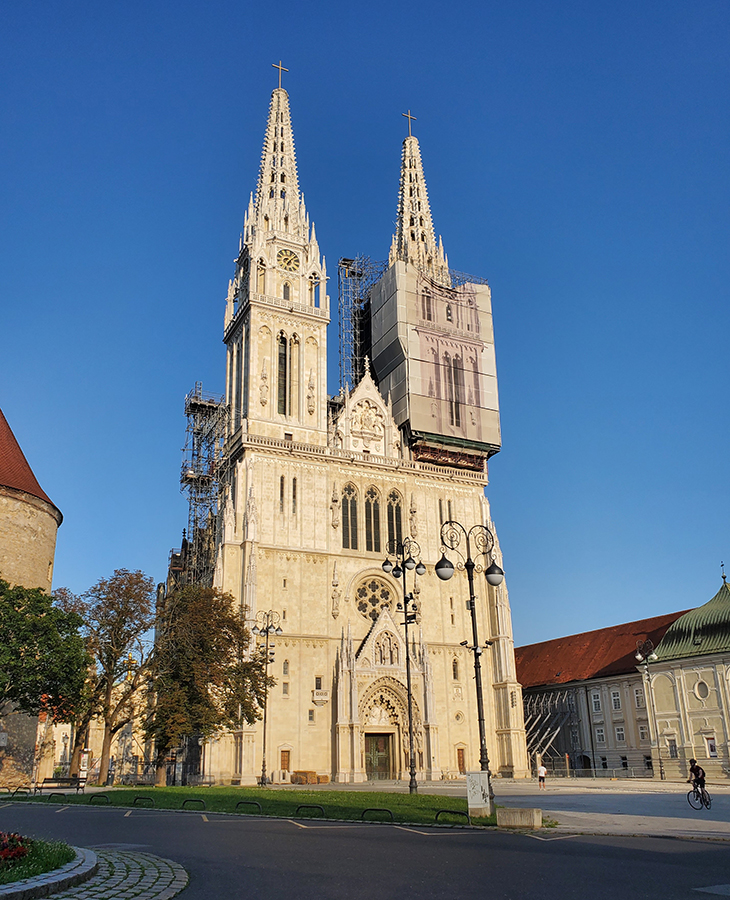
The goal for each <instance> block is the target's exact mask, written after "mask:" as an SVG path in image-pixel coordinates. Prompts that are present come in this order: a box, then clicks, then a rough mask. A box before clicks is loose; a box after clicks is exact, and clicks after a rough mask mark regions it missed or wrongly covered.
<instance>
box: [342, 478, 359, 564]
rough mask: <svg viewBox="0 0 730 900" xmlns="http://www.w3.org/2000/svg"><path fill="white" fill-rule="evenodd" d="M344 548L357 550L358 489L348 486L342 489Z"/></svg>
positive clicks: (352, 485)
mask: <svg viewBox="0 0 730 900" xmlns="http://www.w3.org/2000/svg"><path fill="white" fill-rule="evenodd" d="M342 547H343V549H345V550H357V488H356V487H355V485H354V484H346V485H345V486H344V488H343V489H342Z"/></svg>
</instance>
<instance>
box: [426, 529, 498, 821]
mask: <svg viewBox="0 0 730 900" xmlns="http://www.w3.org/2000/svg"><path fill="white" fill-rule="evenodd" d="M462 540H463V541H464V542H465V544H466V555H464V554H463V553H462V552H461V551H460V550H459V549H458V547H459V545H460V544H461V542H462ZM441 543H442V544H443V551H442V554H441V559H440V560H439V561H438V562H437V563H436V566H435V569H436V574H437V575H438V577H439V578H440V579H441V580H442V581H448V580H449V578H451V576H452V575H453V574H454V564H453V563H452V562H451V560H449V559H448V557H447V556H446V550H447V549H449V550H453V551H454V552H455V553H456V554H457V555H458V556H459V561H458V562H457V564H456V565H457V567H458V568H459V569H461V570H462V571H466V575H467V578H468V579H469V601H468V603H467V609H468V610H469V611H470V612H471V630H472V642H473V643H472V646H469V645H468V644H467V643H466V642H464V646H466V649H467V650H470V651H471V652H472V653H473V654H474V680H475V682H476V688H477V715H478V717H479V767H480V769H481V770H482V772H486V773H487V785H488V788H489V806H488V809H489V812H488V814H489V815H492V814H493V812H494V790H493V788H492V773H491V772H490V771H489V755H488V753H487V734H486V728H485V725H484V693H483V689H482V664H481V655H482V652H483V649H484V647H491V645H492V642H491V641H487V642H486V644H484V646H482V645H481V644H480V643H479V634H478V631H477V609H476V595H475V593H474V572H479V573H481V572H484V575H485V577H486V579H487V583H488V584H491V585H492V586H494V587H496V586H497V585H499V584H501V583H502V580H503V579H504V572H503V571H502V569H500V567H499V566H498V565H497V563H496V562H494V560H493V559H492V550H493V549H494V535H493V534H492V532H491V531H490V530H489V529H488V528H487V526H486V525H473V526H472V527H471V528H470V529H469V530H468V531H467V530H466V528H464V526H463V525H462V524H461V523H460V522H456V521H454V520H453V519H450V520H449V521H448V522H444V524H443V525H442V526H441ZM472 544H473V545H474V548H475V555H476V557H477V559H478V558H479V557H480V556H483V557H484V559H485V561H486V562H488V563H489V565H487V566H486V568H485V567H484V566H482V565H481V564H480V563H477V562H474V560H473V559H472V555H471V554H472V550H471V548H472Z"/></svg>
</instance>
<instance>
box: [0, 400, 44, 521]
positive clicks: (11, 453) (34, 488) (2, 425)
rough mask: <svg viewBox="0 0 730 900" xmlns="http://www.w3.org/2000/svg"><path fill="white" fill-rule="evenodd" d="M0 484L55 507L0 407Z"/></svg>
mask: <svg viewBox="0 0 730 900" xmlns="http://www.w3.org/2000/svg"><path fill="white" fill-rule="evenodd" d="M0 485H2V486H3V487H8V488H12V489H13V490H16V491H25V493H26V494H30V495H31V496H32V497H38V498H39V499H40V500H45V501H46V503H50V504H51V506H53V507H54V509H56V508H57V507H56V505H55V504H54V503H53V501H52V500H51V498H50V497H49V496H48V495H47V494H46V493H45V491H44V490H43V488H42V487H41V486H40V485H39V484H38V480H37V479H36V477H35V475H34V474H33V470H32V469H31V467H30V466H29V465H28V460H27V459H26V458H25V456H24V455H23V451H22V450H21V449H20V444H19V443H18V442H17V440H16V439H15V435H14V434H13V432H12V430H11V428H10V426H9V425H8V421H7V419H6V418H5V416H4V415H3V411H2V410H1V409H0Z"/></svg>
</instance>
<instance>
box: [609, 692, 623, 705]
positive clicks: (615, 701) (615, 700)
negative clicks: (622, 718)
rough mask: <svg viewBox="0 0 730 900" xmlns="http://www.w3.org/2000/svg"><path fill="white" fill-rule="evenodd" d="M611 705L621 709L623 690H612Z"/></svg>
mask: <svg viewBox="0 0 730 900" xmlns="http://www.w3.org/2000/svg"><path fill="white" fill-rule="evenodd" d="M611 706H612V707H613V708H614V709H621V692H620V691H611Z"/></svg>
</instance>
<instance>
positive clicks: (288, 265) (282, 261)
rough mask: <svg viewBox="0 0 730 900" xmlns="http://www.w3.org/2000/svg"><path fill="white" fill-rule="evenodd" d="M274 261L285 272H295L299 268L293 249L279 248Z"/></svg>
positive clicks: (297, 258)
mask: <svg viewBox="0 0 730 900" xmlns="http://www.w3.org/2000/svg"><path fill="white" fill-rule="evenodd" d="M276 261H277V262H278V263H279V265H280V266H281V268H282V269H286V271H287V272H296V271H298V269H299V257H298V256H297V255H296V253H295V252H294V251H293V250H279V252H278V253H277V254H276Z"/></svg>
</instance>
